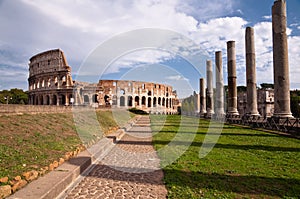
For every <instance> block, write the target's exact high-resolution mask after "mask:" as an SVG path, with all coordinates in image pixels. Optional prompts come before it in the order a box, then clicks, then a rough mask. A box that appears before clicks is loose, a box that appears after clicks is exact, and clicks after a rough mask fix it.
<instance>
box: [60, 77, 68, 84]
mask: <svg viewBox="0 0 300 199" xmlns="http://www.w3.org/2000/svg"><path fill="white" fill-rule="evenodd" d="M61 83H62V85H63V86H65V85H66V83H67V81H66V76H63V77H62V78H61Z"/></svg>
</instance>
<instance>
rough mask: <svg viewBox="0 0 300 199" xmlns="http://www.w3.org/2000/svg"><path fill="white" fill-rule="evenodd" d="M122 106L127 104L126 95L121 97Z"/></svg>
mask: <svg viewBox="0 0 300 199" xmlns="http://www.w3.org/2000/svg"><path fill="white" fill-rule="evenodd" d="M120 106H125V97H124V96H121V97H120Z"/></svg>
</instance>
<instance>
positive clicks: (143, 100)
mask: <svg viewBox="0 0 300 199" xmlns="http://www.w3.org/2000/svg"><path fill="white" fill-rule="evenodd" d="M142 105H146V97H145V96H143V97H142Z"/></svg>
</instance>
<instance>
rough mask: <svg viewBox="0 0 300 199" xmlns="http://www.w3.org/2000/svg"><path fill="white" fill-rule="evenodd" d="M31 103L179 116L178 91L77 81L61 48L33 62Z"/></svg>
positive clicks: (118, 82)
mask: <svg viewBox="0 0 300 199" xmlns="http://www.w3.org/2000/svg"><path fill="white" fill-rule="evenodd" d="M28 84H29V104H31V105H56V106H62V105H64V106H69V105H72V106H91V107H94V108H104V107H106V108H107V107H108V108H109V107H110V108H123V109H128V108H137V109H141V110H144V111H146V112H148V113H154V114H175V113H177V110H178V107H179V100H178V98H177V93H176V91H173V88H172V87H171V86H169V85H165V84H158V83H150V82H141V81H129V80H99V82H98V83H93V84H91V83H86V82H79V81H73V80H72V75H71V67H70V66H69V65H68V62H67V59H66V57H65V55H64V52H63V51H62V50H60V49H54V50H49V51H46V52H42V53H39V54H37V55H34V56H33V57H31V58H30V62H29V78H28Z"/></svg>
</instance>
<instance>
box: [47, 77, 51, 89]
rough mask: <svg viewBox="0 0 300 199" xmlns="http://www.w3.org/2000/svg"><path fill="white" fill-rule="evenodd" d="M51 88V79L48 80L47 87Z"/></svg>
mask: <svg viewBox="0 0 300 199" xmlns="http://www.w3.org/2000/svg"><path fill="white" fill-rule="evenodd" d="M50 86H51V78H48V81H47V87H50Z"/></svg>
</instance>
